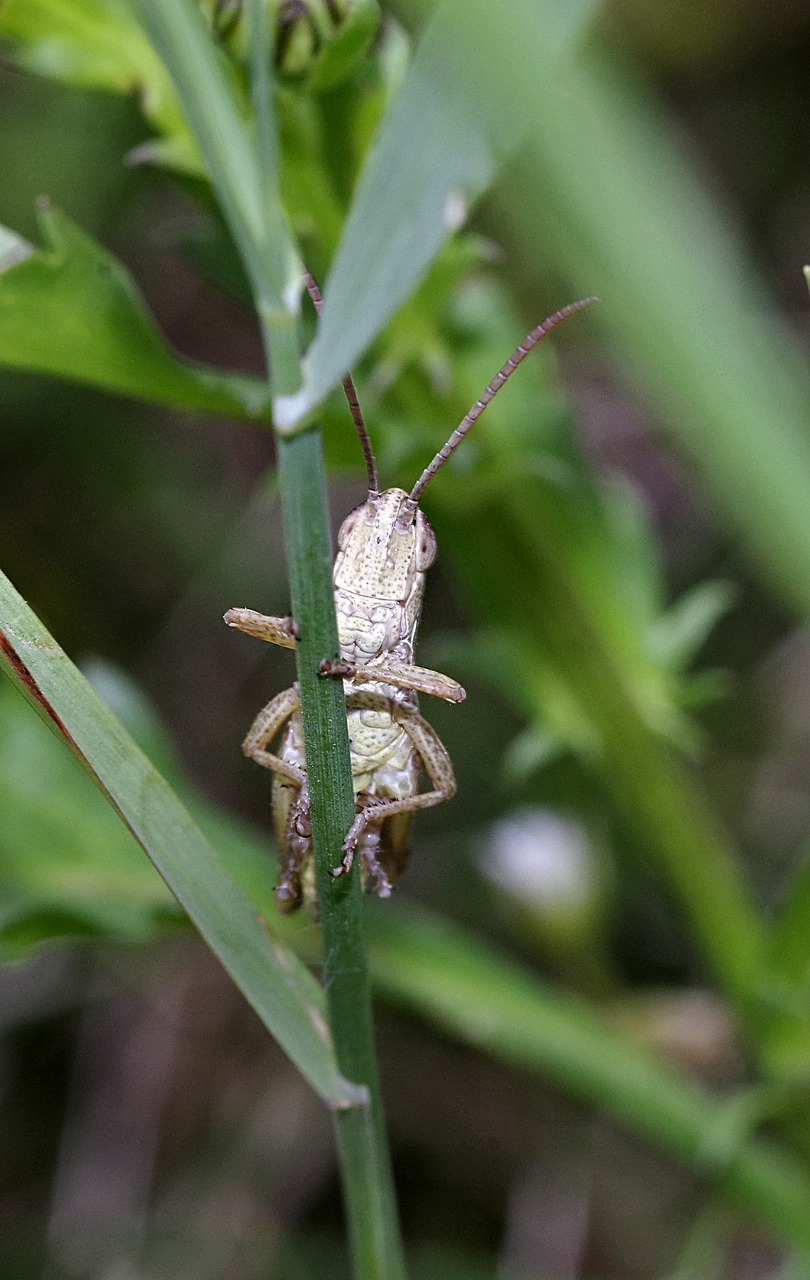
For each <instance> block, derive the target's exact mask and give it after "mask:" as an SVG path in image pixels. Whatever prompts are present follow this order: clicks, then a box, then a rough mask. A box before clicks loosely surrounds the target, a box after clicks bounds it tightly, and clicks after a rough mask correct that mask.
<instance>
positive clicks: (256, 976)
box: [0, 574, 357, 1107]
mask: <svg viewBox="0 0 810 1280" xmlns="http://www.w3.org/2000/svg"><path fill="white" fill-rule="evenodd" d="M0 667H2V669H3V670H4V671H5V672H6V674H7V675H8V676H10V677H11V679H12V680H13V681H14V683H15V684H16V685H17V686H18V688H20V689H21V690H22V692H23V693H24V694H25V696H26V697H27V699H28V700H29V702H30V703H31V704H32V706H33V707H34V708H35V709H36V711H37V712H38V713H39V714H40V715H41V716H42V718H43V719H44V720H45V722H46V723H47V724H48V725H49V726H50V728H51V729H52V730H53V731H54V733H56V734H57V736H59V737H61V738H62V740H63V741H64V742H65V743H66V744H67V745H68V746H69V747H70V748H71V749H72V750H73V751H74V752H75V753H76V755H77V756H78V758H79V760H80V761H81V763H82V764H83V765H84V767H85V768H86V769H87V770H88V772H89V773H90V775H91V777H92V778H93V779H94V780H95V782H96V783H97V784H98V786H99V787H100V788H101V790H102V791H103V793H104V795H105V796H106V797H107V799H108V800H109V801H110V803H111V804H112V805H113V806H114V807H115V809H116V810H117V811H118V813H119V815H120V817H121V818H122V820H123V821H124V822H125V823H126V825H127V826H128V827H129V829H130V831H131V832H132V834H133V835H134V836H135V839H136V840H137V841H138V842H139V843H140V844H141V845H142V846H143V848H144V850H145V851H146V853H147V854H148V856H149V858H150V859H151V861H152V862H153V863H154V865H155V867H156V868H157V870H158V871H159V872H160V874H161V876H162V877H163V879H164V880H165V881H166V883H167V885H168V886H169V888H170V889H171V891H172V893H173V894H174V895H175V897H176V898H177V900H178V901H179V902H180V904H181V906H183V907H184V909H185V910H186V911H187V912H188V915H189V916H190V917H191V919H192V921H193V922H194V924H195V925H196V926H197V928H198V929H199V931H200V933H201V934H202V936H203V937H204V938H205V940H206V942H207V943H208V945H209V946H210V947H211V950H212V951H213V952H214V954H215V955H216V956H217V957H218V958H219V960H220V962H221V963H222V965H223V967H224V968H225V969H226V970H227V972H228V973H229V974H230V975H231V977H232V978H233V980H234V982H235V983H236V985H237V986H238V987H239V989H240V991H241V992H242V993H243V995H244V996H245V998H246V999H247V1000H248V1002H249V1003H250V1004H251V1005H252V1006H253V1008H254V1009H255V1010H256V1012H257V1013H258V1015H259V1017H260V1018H261V1019H262V1021H263V1022H264V1024H265V1026H266V1027H267V1028H268V1030H269V1031H270V1033H271V1034H272V1035H273V1036H275V1038H276V1039H277V1040H278V1042H279V1044H280V1045H281V1046H282V1047H283V1049H284V1050H285V1052H286V1053H288V1054H289V1056H290V1058H291V1059H292V1060H293V1062H294V1063H295V1064H296V1066H297V1067H298V1068H299V1070H300V1071H301V1072H302V1074H303V1075H304V1076H305V1077H306V1079H307V1080H309V1082H310V1084H311V1085H312V1086H313V1088H314V1089H316V1090H317V1092H318V1093H319V1094H320V1095H321V1097H323V1098H324V1099H325V1100H326V1101H327V1102H328V1103H329V1104H330V1105H331V1106H337V1107H341V1106H351V1105H353V1104H355V1103H356V1102H357V1092H356V1090H354V1089H353V1088H352V1087H351V1086H349V1085H347V1083H346V1082H345V1081H344V1080H341V1078H340V1075H339V1073H338V1069H337V1066H336V1063H335V1057H334V1050H333V1047H332V1042H331V1038H330V1034H329V1030H328V1027H327V1024H326V1019H325V1016H324V1002H323V993H322V991H321V989H320V987H319V986H318V984H317V982H316V981H315V980H314V978H313V977H312V975H311V974H310V973H309V971H308V970H307V968H306V967H305V966H304V965H303V964H302V963H301V962H300V961H299V960H298V958H297V957H296V956H295V955H294V954H293V953H292V952H291V951H289V950H288V949H287V948H286V947H285V946H283V945H282V944H281V943H280V942H279V941H278V940H277V939H274V937H273V936H272V933H271V931H270V927H269V925H268V923H267V921H266V920H264V919H262V918H261V917H260V916H258V915H257V912H256V910H255V908H254V907H253V906H252V905H251V904H250V903H249V902H248V901H247V899H246V898H244V897H243V896H242V894H241V892H240V891H239V890H238V889H237V887H236V885H235V884H234V883H233V881H232V880H231V879H230V877H229V876H228V875H227V874H226V872H225V871H224V870H223V868H222V866H221V864H220V862H219V860H218V858H217V855H216V853H215V852H214V850H213V849H212V848H211V846H210V845H209V843H208V841H207V840H206V839H205V837H204V836H203V834H202V832H201V831H200V830H199V828H198V827H197V826H196V824H195V823H194V822H193V820H192V819H191V817H190V816H189V814H188V812H187V810H186V809H185V808H184V807H183V805H182V804H181V803H180V801H179V800H178V799H177V796H176V795H175V794H174V792H173V791H172V790H171V788H170V787H169V785H168V784H167V783H166V781H165V779H164V778H163V777H162V776H161V774H159V773H158V772H157V770H156V769H155V768H154V767H153V766H152V764H151V763H150V762H149V760H147V758H146V756H144V755H143V753H142V752H141V751H140V749H139V748H138V747H137V746H136V744H135V743H134V742H133V741H132V739H131V738H130V737H129V735H128V734H127V732H126V730H124V729H123V727H122V726H121V724H120V723H119V721H118V720H116V718H115V716H114V715H113V714H112V712H111V711H109V710H108V708H107V707H106V706H105V704H104V703H103V702H102V701H101V699H100V698H99V697H98V695H97V694H96V693H95V692H94V690H93V689H92V688H91V686H90V685H89V684H88V683H87V681H86V680H85V678H84V676H82V674H81V673H80V672H79V671H78V670H77V669H76V667H74V665H73V664H72V663H71V661H70V660H69V658H68V657H67V655H66V654H65V653H63V651H62V650H61V649H60V648H59V646H58V645H57V644H56V642H55V640H54V639H53V638H52V636H50V635H49V633H48V632H47V631H46V630H45V628H44V627H43V626H42V624H41V623H40V621H39V619H38V618H37V617H36V616H35V614H34V613H32V611H31V610H30V609H29V607H28V605H27V604H26V603H25V601H24V600H23V599H22V597H21V596H20V595H19V594H18V593H17V592H16V591H15V590H14V588H13V586H12V585H11V583H10V582H9V581H8V579H7V578H6V577H5V576H4V575H2V574H0Z"/></svg>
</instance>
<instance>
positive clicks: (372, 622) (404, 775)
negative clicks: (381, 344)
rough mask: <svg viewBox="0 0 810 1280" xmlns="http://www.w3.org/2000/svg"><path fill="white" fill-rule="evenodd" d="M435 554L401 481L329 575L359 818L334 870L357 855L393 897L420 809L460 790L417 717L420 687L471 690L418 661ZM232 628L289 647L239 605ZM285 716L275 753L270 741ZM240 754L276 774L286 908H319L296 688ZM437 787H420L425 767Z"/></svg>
mask: <svg viewBox="0 0 810 1280" xmlns="http://www.w3.org/2000/svg"><path fill="white" fill-rule="evenodd" d="M435 554H436V540H435V538H434V536H433V531H432V529H431V527H430V525H429V524H428V521H427V520H426V518H425V517H424V516H423V515H422V512H421V511H419V510H418V508H417V509H416V510H413V509H410V510H409V509H408V495H407V494H406V493H405V492H404V491H403V490H402V489H388V490H386V491H385V492H384V493H379V494H378V493H372V494H370V495H369V497H368V499H367V501H366V502H364V503H363V504H362V505H361V506H359V507H358V508H357V509H356V510H355V511H353V512H351V514H350V515H349V516H347V518H346V520H344V522H343V525H342V527H341V530H340V534H339V537H338V554H337V558H336V560H335V568H334V573H333V581H334V587H335V610H336V614H337V624H338V637H339V640H340V653H341V657H340V660H339V661H338V662H336V663H324V664H322V666H321V670H322V672H323V673H324V674H327V675H336V676H342V677H343V687H344V690H345V693H346V715H347V721H348V729H349V747H350V751H351V764H352V777H353V782H354V794H355V799H356V807H357V815H356V818H355V821H354V823H353V824H352V826H351V828H350V830H349V832H348V834H347V836H346V841H345V843H344V846H343V849H344V853H345V857H344V859H343V862H342V864H341V865H340V867H337V868H335V870H334V872H333V875H343V874H345V873H346V872H347V871H349V870H350V869H351V866H352V863H353V860H354V856H355V852H356V853H357V856H358V859H359V862H360V868H361V875H362V880H363V886H364V888H366V889H369V890H372V891H374V892H375V893H378V894H379V895H380V896H381V897H387V896H388V895H389V894H390V892H391V887H392V884H393V883H394V881H395V880H396V879H397V877H398V876H399V875H400V874H401V872H402V870H403V868H404V866H405V861H406V849H405V844H406V838H407V832H408V827H409V825H410V821H411V817H412V815H413V813H414V812H415V811H416V810H417V809H423V808H427V807H429V806H431V805H434V804H438V803H440V801H442V800H445V799H449V798H450V797H451V796H452V795H453V794H454V793H455V788H456V784H455V778H454V776H453V768H452V765H451V763H450V759H449V757H448V755H447V752H446V751H445V749H444V747H443V746H442V743H441V741H440V740H439V738H438V737H437V735H436V733H435V732H434V731H433V729H432V728H431V727H430V725H429V724H428V723H427V721H426V720H423V719H422V717H421V716H420V715H419V709H418V699H417V694H418V693H419V692H422V693H428V694H433V695H435V696H436V697H440V698H445V699H447V700H448V701H451V702H460V701H461V700H462V699H463V698H464V690H463V689H462V688H461V686H460V685H458V684H457V683H456V682H455V681H454V680H450V679H449V678H448V677H447V676H443V675H441V674H440V673H439V672H437V671H428V670H426V669H425V668H422V667H415V666H414V665H413V647H414V639H415V636H416V629H417V626H418V624H419V615H420V613H421V608H422V594H423V591H424V583H425V573H426V572H427V570H428V568H429V567H430V565H431V564H432V563H433V559H434V557H435ZM225 620H226V622H228V624H229V625H230V626H234V627H238V628H240V630H243V631H247V632H248V633H249V634H250V635H254V636H258V637H259V638H261V639H264V640H269V641H270V642H271V643H274V644H281V645H284V646H285V647H288V648H292V647H294V645H295V628H294V626H293V624H292V623H291V622H290V620H289V619H285V618H269V617H266V616H265V615H263V614H258V613H254V612H253V611H252V610H250V609H231V610H229V612H228V613H227V614H226V615H225ZM285 723H286V725H287V727H286V729H285V731H284V736H283V739H282V743H281V748H280V751H279V752H278V754H277V755H276V754H273V753H272V752H271V751H269V750H268V747H269V746H270V744H271V743H272V741H273V739H274V738H275V737H276V736H277V735H278V733H279V732H281V730H282V728H283V727H284V725H285ZM244 751H245V754H246V755H249V756H250V757H251V758H252V759H254V760H256V761H257V762H258V763H259V764H262V765H264V766H265V767H266V768H269V769H271V770H272V771H273V773H274V781H273V814H274V824H275V830H276V839H277V843H278V848H279V857H280V864H281V882H280V884H279V886H278V888H277V890H276V896H277V899H278V902H279V906H280V907H281V909H282V910H284V911H295V910H296V909H297V908H298V907H299V906H300V905H301V903H302V902H303V903H304V904H305V905H306V906H307V908H308V909H309V910H310V911H312V912H313V913H315V912H316V910H317V899H316V890H315V876H314V860H313V856H312V848H311V834H310V827H309V793H308V790H307V774H306V759H305V754H304V738H303V729H302V725H301V715H300V704H299V701H298V691H297V687H296V686H293V688H292V689H287V690H285V692H284V693H282V694H279V695H278V697H276V698H274V699H273V701H272V702H270V703H269V704H268V705H267V706H266V707H265V708H264V710H263V711H261V712H260V713H259V715H258V717H257V718H256V720H255V722H254V724H253V725H252V726H251V729H250V732H249V733H248V735H247V738H246V739H245V742H244ZM423 771H424V772H425V773H426V774H427V775H428V778H429V779H430V782H431V784H432V788H431V790H429V791H423V792H420V791H419V782H420V776H421V774H422V772H423Z"/></svg>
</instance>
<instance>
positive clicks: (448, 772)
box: [331, 703, 456, 877]
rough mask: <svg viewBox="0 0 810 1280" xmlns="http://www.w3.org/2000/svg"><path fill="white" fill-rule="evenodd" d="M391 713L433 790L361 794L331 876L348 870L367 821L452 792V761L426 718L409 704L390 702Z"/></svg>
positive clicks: (434, 801)
mask: <svg viewBox="0 0 810 1280" xmlns="http://www.w3.org/2000/svg"><path fill="white" fill-rule="evenodd" d="M392 714H393V716H394V719H395V720H396V721H397V723H398V724H399V725H401V727H402V729H403V730H404V732H405V733H407V735H408V737H409V738H410V740H411V742H412V743H413V745H414V747H415V748H416V753H417V755H418V756H419V759H420V761H421V762H422V764H423V766H424V769H425V772H426V773H427V775H428V777H429V779H430V781H431V782H432V784H433V790H432V791H421V792H419V793H418V794H417V795H414V796H407V797H406V798H405V799H402V800H388V799H385V798H384V797H377V796H373V795H365V796H363V797H362V799H360V804H361V808H360V809H359V811H358V814H357V817H356V818H355V820H354V822H353V823H352V825H351V826H350V827H349V830H348V832H347V834H346V839H345V840H344V841H343V852H344V854H345V857H344V859H343V861H342V862H341V864H340V866H339V867H335V868H334V870H333V871H332V873H331V874H332V875H333V876H336V877H337V876H343V875H346V873H347V872H348V871H351V868H352V863H353V861H354V850H355V847H356V845H357V841H358V840H359V839H360V836H361V835H362V833H363V831H364V830H365V829H366V827H367V826H369V824H370V823H374V824H375V825H376V824H379V823H380V822H381V821H385V819H386V818H392V817H393V816H394V814H397V813H415V812H416V810H417V809H430V808H432V806H433V805H435V804H441V803H442V801H443V800H452V798H453V796H454V795H455V794H456V776H455V774H454V773H453V765H452V763H451V760H450V757H449V755H448V754H447V749H446V747H445V746H444V743H443V742H442V740H441V738H440V737H439V735H438V733H437V732H436V730H435V729H434V728H433V727H432V725H429V724H428V722H427V720H423V719H422V717H421V716H420V715H419V712H418V711H414V710H413V709H412V708H410V707H406V706H402V705H400V704H396V703H393V704H392Z"/></svg>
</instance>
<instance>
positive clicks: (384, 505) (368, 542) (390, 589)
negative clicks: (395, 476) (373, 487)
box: [334, 489, 436, 601]
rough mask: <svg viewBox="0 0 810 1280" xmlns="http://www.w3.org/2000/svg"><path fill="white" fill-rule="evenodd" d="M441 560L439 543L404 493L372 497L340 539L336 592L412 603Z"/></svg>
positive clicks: (356, 512)
mask: <svg viewBox="0 0 810 1280" xmlns="http://www.w3.org/2000/svg"><path fill="white" fill-rule="evenodd" d="M435 556H436V538H435V535H434V533H433V530H432V529H431V527H430V524H429V522H428V520H427V518H426V517H425V516H423V515H422V512H421V511H420V510H419V508H418V507H416V508H414V506H413V503H412V502H411V499H410V498H409V496H408V494H407V493H405V491H404V489H386V490H385V491H384V492H383V493H370V494H369V496H368V498H367V499H366V501H365V502H364V503H362V504H361V505H360V506H359V507H357V508H356V509H355V510H354V511H352V512H351V513H350V514H349V515H348V516H347V517H346V519H345V520H344V521H343V524H342V525H341V528H340V533H339V534H338V555H337V559H336V561H335V571H334V582H335V586H336V587H340V588H342V589H343V590H344V591H351V592H353V593H354V594H355V595H359V596H370V597H374V598H376V599H378V600H400V601H405V600H407V599H408V598H409V597H410V595H411V593H412V591H413V587H414V583H415V582H416V581H417V579H418V577H419V576H421V575H422V574H424V573H425V572H426V571H427V570H428V569H429V568H430V566H431V565H432V564H433V561H434V559H435Z"/></svg>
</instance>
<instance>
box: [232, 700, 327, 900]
mask: <svg viewBox="0 0 810 1280" xmlns="http://www.w3.org/2000/svg"><path fill="white" fill-rule="evenodd" d="M300 707H301V699H300V697H299V693H298V686H297V685H293V686H292V688H291V689H285V690H284V692H283V693H279V694H277V695H276V697H275V698H273V700H272V701H271V702H268V704H267V706H266V707H263V708H262V710H261V711H260V712H259V714H258V715H257V717H256V719H255V720H254V721H253V724H252V725H251V726H250V729H249V730H248V733H247V737H246V738H245V740H244V742H243V743H242V750H243V751H244V753H245V755H246V756H248V757H249V758H250V759H251V760H255V761H256V763H257V764H260V765H262V766H263V767H264V768H265V769H270V770H272V772H273V773H274V774H275V783H274V788H273V791H274V794H273V812H274V816H275V819H276V842H277V844H278V856H279V865H280V870H281V882H280V883H279V885H278V888H277V889H276V899H277V901H278V905H279V908H280V909H281V910H282V911H284V912H290V911H295V910H296V908H297V907H299V906H300V904H301V867H302V865H303V862H304V860H305V857H306V853H307V850H308V847H309V838H310V833H309V788H308V786H307V775H306V773H305V772H304V770H303V769H301V768H300V767H299V766H298V765H297V764H294V763H293V762H292V761H291V760H285V759H284V758H283V756H279V755H276V754H275V753H274V752H272V751H269V750H268V747H269V745H270V743H271V742H272V741H273V739H274V738H275V737H276V736H277V735H278V734H279V733H280V732H281V729H282V728H283V727H284V725H285V724H286V723H287V721H288V720H289V719H290V717H291V716H294V715H295V713H296V712H297V711H298V710H299V709H300Z"/></svg>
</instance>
